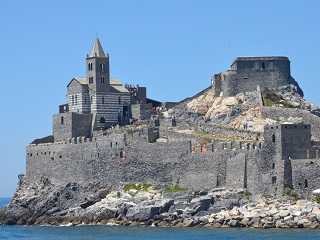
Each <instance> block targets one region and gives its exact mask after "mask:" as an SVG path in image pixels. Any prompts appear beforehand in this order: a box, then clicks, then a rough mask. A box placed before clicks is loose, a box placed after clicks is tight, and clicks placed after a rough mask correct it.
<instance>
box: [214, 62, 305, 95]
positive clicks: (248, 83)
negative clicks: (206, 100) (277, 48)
mask: <svg viewBox="0 0 320 240" xmlns="http://www.w3.org/2000/svg"><path fill="white" fill-rule="evenodd" d="M213 80H214V81H213V82H214V89H213V90H214V93H215V95H216V96H220V95H222V96H225V97H228V96H235V95H237V94H238V93H241V92H250V91H255V89H257V86H260V88H261V89H264V88H271V89H272V88H278V87H281V86H286V85H293V86H295V87H296V88H297V90H298V92H299V93H300V94H301V95H302V96H303V92H302V90H301V89H300V87H299V86H298V84H297V83H296V81H295V80H294V78H293V77H292V76H291V74H290V61H289V59H288V58H287V57H238V58H237V59H236V60H235V61H234V62H233V63H232V64H231V67H230V69H229V70H227V71H225V72H222V73H219V74H216V75H214V78H213Z"/></svg>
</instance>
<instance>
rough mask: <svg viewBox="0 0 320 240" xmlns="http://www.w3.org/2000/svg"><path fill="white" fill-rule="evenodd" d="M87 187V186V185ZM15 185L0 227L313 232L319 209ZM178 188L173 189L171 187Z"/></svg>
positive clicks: (151, 190)
mask: <svg viewBox="0 0 320 240" xmlns="http://www.w3.org/2000/svg"><path fill="white" fill-rule="evenodd" d="M89 185H90V186H89ZM89 185H88V186H81V185H79V184H75V183H73V184H68V185H67V186H64V187H62V186H55V185H53V184H51V183H48V182H42V183H40V184H37V185H33V186H32V187H31V188H30V186H29V187H28V188H27V187H25V186H21V187H20V189H19V191H18V193H17V195H16V196H15V197H14V199H13V201H12V202H11V203H10V204H9V206H8V207H6V208H5V209H1V210H0V223H3V224H52V225H78V224H118V225H151V226H175V227H193V226H203V227H253V228H302V227H304V228H319V226H320V205H319V204H317V203H314V202H311V201H307V200H298V201H296V200H292V199H291V200H290V199H281V200H279V199H278V200H276V199H271V198H263V197H260V198H257V199H251V195H250V194H249V193H248V192H245V191H244V190H241V189H238V190H227V189H224V188H216V189H212V190H210V191H201V192H187V191H183V189H180V191H177V192H174V191H170V192H168V191H165V190H164V189H161V188H155V187H151V186H148V187H145V188H144V189H138V190H137V189H125V190H111V189H107V188H101V186H100V187H95V186H93V185H92V184H89ZM177 189H178V188H177Z"/></svg>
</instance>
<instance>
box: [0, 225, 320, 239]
mask: <svg viewBox="0 0 320 240" xmlns="http://www.w3.org/2000/svg"><path fill="white" fill-rule="evenodd" d="M0 239H1V240H2V239H7V240H16V239H27V240H42V239H43V240H62V239H63V240H64V239H67V240H100V239H101V240H102V239H106V240H109V239H112V240H148V239H155V240H159V239H165V240H171V239H172V240H211V239H212V240H214V239H218V240H223V239H239V240H240V239H241V240H250V239H259V240H265V239H270V240H277V239H279V240H286V239H288V240H289V239H290V240H298V239H299V240H300V239H303V240H307V239H320V231H319V230H304V229H287V230H270V229H268V230H257V229H244V228H242V229H236V228H230V229H225V228H224V229H206V228H156V227H122V226H76V227H53V226H4V225H2V226H0Z"/></svg>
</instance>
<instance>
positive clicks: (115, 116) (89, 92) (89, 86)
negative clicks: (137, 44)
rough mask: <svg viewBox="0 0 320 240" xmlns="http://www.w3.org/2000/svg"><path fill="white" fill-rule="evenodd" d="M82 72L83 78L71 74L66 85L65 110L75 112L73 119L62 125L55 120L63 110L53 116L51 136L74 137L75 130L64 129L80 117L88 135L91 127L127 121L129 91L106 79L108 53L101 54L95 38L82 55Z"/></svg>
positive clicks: (74, 124) (59, 137)
mask: <svg viewBox="0 0 320 240" xmlns="http://www.w3.org/2000/svg"><path fill="white" fill-rule="evenodd" d="M86 73H87V74H86V76H85V77H75V78H73V79H72V80H71V81H70V82H69V84H68V85H67V103H68V108H67V109H68V111H69V112H70V113H75V114H74V115H70V116H77V118H71V117H70V118H68V119H69V120H68V121H66V122H65V124H61V121H60V125H59V119H61V117H63V116H62V114H65V112H60V113H59V114H58V115H55V117H54V130H53V132H54V137H55V139H63V138H65V137H67V136H69V135H70V136H74V131H76V130H75V129H68V128H69V126H77V124H76V123H73V121H77V119H81V120H82V122H81V124H82V125H83V124H84V122H85V121H90V122H88V123H85V126H91V127H90V132H91V134H92V133H93V131H95V130H101V129H104V128H108V127H110V126H113V125H117V124H127V123H128V122H129V119H130V117H131V112H130V110H131V109H130V106H131V103H132V102H131V101H132V98H131V94H130V92H129V90H128V89H127V88H126V87H125V86H124V85H123V84H122V83H121V82H120V81H118V80H112V79H110V70H109V55H108V54H105V53H104V51H103V49H102V46H101V44H100V41H99V40H98V39H97V40H96V42H95V44H94V46H93V48H92V50H91V52H90V54H88V55H87V57H86ZM88 114H89V115H90V117H88ZM60 115H61V116H60ZM82 115H83V118H82ZM68 116H69V115H68ZM69 122H70V123H69ZM66 123H68V124H66ZM82 132H83V131H82ZM86 135H88V134H86ZM70 136H69V137H70Z"/></svg>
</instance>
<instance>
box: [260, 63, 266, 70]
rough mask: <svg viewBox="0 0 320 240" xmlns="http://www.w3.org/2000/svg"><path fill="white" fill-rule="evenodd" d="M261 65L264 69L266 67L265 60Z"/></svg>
mask: <svg viewBox="0 0 320 240" xmlns="http://www.w3.org/2000/svg"><path fill="white" fill-rule="evenodd" d="M261 66H262V69H263V70H264V69H266V64H265V63H264V62H263V63H262V64H261Z"/></svg>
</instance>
